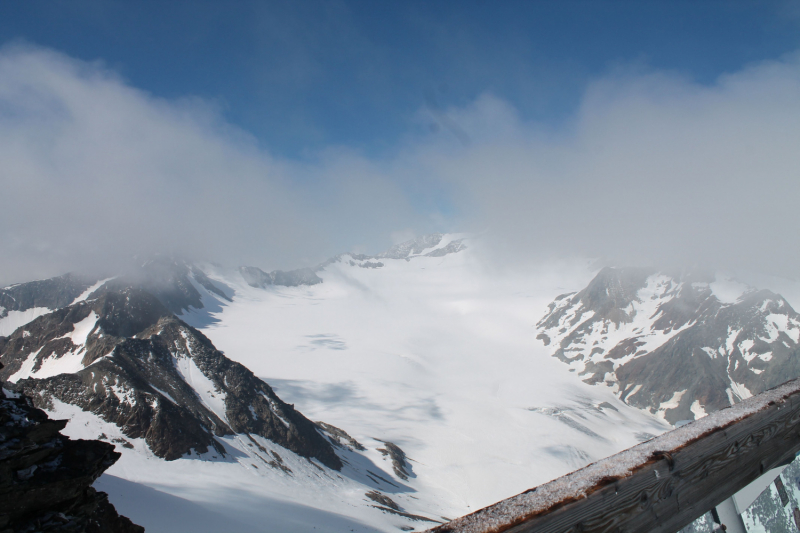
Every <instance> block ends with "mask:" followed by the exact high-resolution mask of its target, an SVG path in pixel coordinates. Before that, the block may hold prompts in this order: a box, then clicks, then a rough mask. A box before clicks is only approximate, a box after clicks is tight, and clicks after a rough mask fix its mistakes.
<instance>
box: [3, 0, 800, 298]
mask: <svg viewBox="0 0 800 533" xmlns="http://www.w3.org/2000/svg"><path fill="white" fill-rule="evenodd" d="M799 30H800V7H798V4H797V3H796V2H736V1H724V2H723V1H719V2H710V1H709V2H688V1H686V2H683V1H670V2H657V1H635V2H634V1H632V2H625V1H614V2H611V1H609V2H602V1H587V2H570V1H558V2H556V1H552V2H536V1H527V2H511V1H508V2H466V1H463V2H444V1H437V2H432V1H427V2H423V1H407V2H392V3H390V2H376V1H371V2H355V1H354V2H336V1H333V0H331V1H327V2H311V1H303V2H265V1H264V2H246V1H229V2H200V1H187V2H180V1H169V2H148V1H137V2H133V1H130V2H114V1H82V0H72V1H63V2H59V1H50V2H40V1H37V0H29V1H26V2H2V3H0V191H2V192H3V198H4V199H10V200H7V201H6V203H5V205H4V209H2V210H0V249H3V250H4V252H5V253H4V254H2V256H0V284H3V283H10V282H16V281H25V280H27V279H30V278H31V277H40V278H41V277H46V276H49V275H57V274H60V273H63V272H65V271H68V270H75V269H78V270H79V269H82V268H87V267H97V265H109V264H112V263H115V262H119V261H124V260H128V259H129V258H130V257H131V255H133V254H147V253H153V252H161V253H169V254H174V255H180V256H185V257H188V258H197V259H208V260H214V261H219V262H222V263H225V264H230V265H233V266H237V265H241V264H247V265H255V266H260V267H262V268H264V269H265V270H270V269H273V268H281V269H289V268H296V267H298V266H313V265H315V264H318V263H319V262H320V261H322V260H324V259H326V258H328V257H330V256H332V255H334V254H337V253H341V252H343V251H346V250H352V251H358V252H363V253H376V252H378V251H381V250H382V249H385V248H387V247H388V246H389V245H391V244H392V243H393V242H397V241H398V239H402V238H408V237H411V236H414V235H421V234H425V233H432V232H449V231H467V232H486V233H485V234H486V235H488V236H489V237H488V238H487V242H490V243H491V246H493V250H492V251H491V253H490V254H488V255H491V256H492V257H495V258H502V259H501V260H499V261H498V263H502V264H504V265H507V264H519V265H522V264H527V263H528V262H530V261H531V260H542V259H543V258H552V257H554V256H557V257H564V256H579V257H608V258H611V260H612V261H614V262H616V263H618V264H626V265H629V264H642V265H659V266H661V267H664V266H668V265H671V266H684V265H702V266H705V267H707V268H721V269H727V270H732V269H735V268H749V269H765V270H770V271H771V272H779V273H780V274H781V275H792V276H794V275H795V274H794V272H795V270H796V265H797V264H798V263H800V243H798V242H797V234H796V230H795V229H794V228H797V227H800V210H798V209H797V208H796V202H797V198H800V174H798V172H800V171H798V169H800V150H797V146H800V120H798V119H797V117H798V116H800V42H799V41H800V31H799ZM765 257H768V258H769V261H765V260H764V258H765ZM109 268H110V267H109Z"/></svg>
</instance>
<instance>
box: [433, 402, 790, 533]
mask: <svg viewBox="0 0 800 533" xmlns="http://www.w3.org/2000/svg"><path fill="white" fill-rule="evenodd" d="M764 394H768V393H764ZM640 446H641V445H640ZM798 450H800V391H795V392H793V393H791V394H789V395H787V396H785V397H783V398H782V399H780V400H779V401H775V402H769V403H768V404H766V406H765V407H764V408H762V409H761V410H759V411H757V412H754V413H752V414H749V415H748V416H746V417H744V418H742V419H740V420H738V421H735V422H733V423H730V424H728V425H726V426H723V427H718V428H715V429H713V430H711V431H709V432H707V433H706V434H703V435H701V436H699V437H698V438H696V439H694V440H693V441H691V442H688V443H685V444H683V445H682V446H680V447H679V448H677V449H673V450H664V451H663V452H655V453H653V454H652V455H651V457H650V459H649V460H648V461H646V462H644V463H642V464H641V465H639V466H638V467H637V468H635V469H633V471H632V473H631V474H630V475H628V476H626V477H623V478H621V479H613V478H607V479H603V480H602V481H601V482H599V483H597V484H596V485H595V486H594V487H593V488H592V489H591V490H590V491H588V493H587V494H586V495H585V496H584V497H581V498H577V499H573V500H571V501H561V502H558V503H557V504H555V505H553V506H551V507H550V508H548V509H546V510H544V511H539V512H536V513H535V514H534V515H532V516H516V517H511V518H510V519H508V520H506V521H505V523H503V522H502V521H500V523H498V521H497V520H496V519H494V520H490V519H488V517H490V516H492V508H494V507H497V506H500V505H502V504H503V502H500V503H498V504H495V506H491V507H489V508H487V509H485V510H481V511H477V512H476V513H473V517H474V518H477V519H478V520H477V521H476V520H474V519H473V520H472V521H471V524H470V527H469V528H464V527H461V526H460V525H459V524H458V522H457V521H456V523H448V524H443V525H442V526H439V527H437V528H434V529H432V530H431V531H432V532H435V533H459V532H461V531H467V530H469V531H470V532H474V531H476V530H480V531H482V532H485V533H501V532H502V533H534V532H536V533H550V532H552V533H563V532H575V533H578V532H582V533H586V532H593V533H595V532H596V533H601V532H603V533H611V532H619V533H622V532H625V533H633V532H654V533H655V532H664V533H674V532H675V531H678V530H679V529H681V528H682V527H684V526H686V525H688V524H689V523H691V522H692V521H693V520H695V519H696V518H698V517H699V516H701V515H702V514H703V513H705V512H707V511H708V510H709V509H711V508H712V507H715V506H717V505H718V504H720V503H721V502H722V501H723V500H725V499H727V498H729V497H730V496H731V495H733V494H734V493H736V492H738V491H739V490H741V489H742V488H743V487H745V486H746V485H747V484H749V483H750V482H752V481H753V480H755V479H756V478H758V477H759V476H760V475H761V474H763V473H764V472H766V471H767V470H769V469H771V468H774V467H776V466H778V465H780V464H781V463H784V462H785V461H787V460H790V459H792V458H794V456H795V454H796V453H797V452H798ZM545 488H546V485H545V486H543V487H539V488H537V489H532V491H536V490H540V489H545ZM532 491H528V492H532ZM509 501H510V500H509ZM481 513H484V516H486V517H487V519H486V528H485V529H483V528H480V527H478V528H477V529H476V527H475V524H476V523H477V524H479V525H480V524H481V521H480V519H481V516H482V515H481Z"/></svg>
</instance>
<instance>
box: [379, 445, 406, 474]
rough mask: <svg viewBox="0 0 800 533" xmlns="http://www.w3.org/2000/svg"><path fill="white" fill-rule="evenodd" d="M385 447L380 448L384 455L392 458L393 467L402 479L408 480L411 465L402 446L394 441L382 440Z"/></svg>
mask: <svg viewBox="0 0 800 533" xmlns="http://www.w3.org/2000/svg"><path fill="white" fill-rule="evenodd" d="M382 442H383V444H384V447H383V448H378V451H379V452H381V454H382V455H384V456H386V455H388V456H389V458H390V459H391V460H392V469H393V470H394V473H395V475H396V476H397V477H399V478H400V479H404V480H408V476H409V475H410V474H409V472H408V471H409V470H411V465H409V464H408V463H407V462H406V453H405V452H404V451H403V450H401V449H400V447H399V446H398V445H396V444H394V443H392V442H388V441H382Z"/></svg>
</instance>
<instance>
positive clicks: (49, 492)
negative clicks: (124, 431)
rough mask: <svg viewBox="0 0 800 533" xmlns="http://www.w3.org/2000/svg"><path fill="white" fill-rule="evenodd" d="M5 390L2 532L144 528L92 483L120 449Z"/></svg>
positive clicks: (0, 445)
mask: <svg viewBox="0 0 800 533" xmlns="http://www.w3.org/2000/svg"><path fill="white" fill-rule="evenodd" d="M66 423H67V422H66V420H50V419H49V418H48V417H47V415H46V414H45V413H44V412H43V411H41V410H39V409H36V408H34V407H33V406H32V405H31V404H30V403H29V400H28V399H27V398H25V397H8V396H7V395H6V393H5V391H3V390H0V533H11V532H14V533H28V532H30V533H33V532H43V533H44V532H53V533H55V532H58V533H83V532H85V533H141V532H143V531H144V528H142V527H140V526H137V525H135V524H133V523H132V522H131V521H130V520H129V519H128V518H126V517H124V516H119V515H118V514H117V511H116V509H114V506H113V505H111V504H110V503H109V502H108V496H107V495H106V494H105V493H103V492H97V491H96V490H95V489H93V488H92V486H91V485H92V483H94V481H95V480H96V479H97V478H98V477H99V476H100V474H102V473H103V472H104V471H105V470H106V469H107V468H108V467H109V466H111V465H112V464H114V462H116V460H117V459H118V458H119V457H120V454H119V453H117V452H115V451H114V446H113V445H111V444H107V443H104V442H99V441H93V440H70V439H69V438H67V437H65V436H63V435H61V434H60V433H59V431H60V430H61V429H63V428H64V426H65V425H66Z"/></svg>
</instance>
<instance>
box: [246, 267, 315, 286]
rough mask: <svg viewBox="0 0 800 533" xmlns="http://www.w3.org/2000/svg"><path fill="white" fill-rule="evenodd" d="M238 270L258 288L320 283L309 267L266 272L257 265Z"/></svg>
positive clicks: (248, 281) (250, 283) (251, 284)
mask: <svg viewBox="0 0 800 533" xmlns="http://www.w3.org/2000/svg"><path fill="white" fill-rule="evenodd" d="M239 272H240V273H241V274H242V277H243V278H244V280H245V282H246V283H247V284H248V285H250V286H251V287H256V288H259V289H264V288H266V287H268V286H270V285H281V286H283V287H299V286H300V285H316V284H317V283H322V278H320V277H319V276H317V274H316V273H315V272H314V270H312V269H310V268H298V269H297V270H290V271H288V272H284V271H283V270H273V271H272V272H269V273H267V272H264V271H263V270H261V269H260V268H257V267H239Z"/></svg>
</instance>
